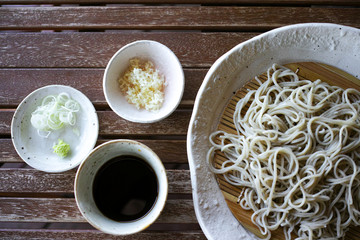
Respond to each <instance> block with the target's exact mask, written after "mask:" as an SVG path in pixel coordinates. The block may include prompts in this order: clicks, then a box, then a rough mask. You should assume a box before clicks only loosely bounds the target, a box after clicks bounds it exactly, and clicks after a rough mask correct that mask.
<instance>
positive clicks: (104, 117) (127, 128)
mask: <svg viewBox="0 0 360 240" xmlns="http://www.w3.org/2000/svg"><path fill="white" fill-rule="evenodd" d="M97 114H98V118H99V135H100V136H107V137H117V138H119V137H124V136H127V137H131V136H135V135H137V136H138V137H140V136H164V135H175V136H185V135H186V133H187V127H188V125H189V121H190V117H191V110H176V111H175V112H174V113H173V114H171V115H170V116H169V117H167V118H166V119H164V120H162V121H160V122H156V123H150V124H143V123H133V122H129V121H127V120H125V119H123V118H120V117H119V116H118V115H116V113H114V112H113V111H97ZM13 115H14V110H12V109H10V110H6V109H3V110H0V135H10V130H11V119H12V116H13Z"/></svg>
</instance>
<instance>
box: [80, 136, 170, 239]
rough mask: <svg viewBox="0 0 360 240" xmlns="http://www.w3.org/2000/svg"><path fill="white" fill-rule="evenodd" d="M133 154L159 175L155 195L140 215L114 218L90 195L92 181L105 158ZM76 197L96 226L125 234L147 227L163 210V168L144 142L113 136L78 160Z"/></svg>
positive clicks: (166, 183)
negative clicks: (117, 219)
mask: <svg viewBox="0 0 360 240" xmlns="http://www.w3.org/2000/svg"><path fill="white" fill-rule="evenodd" d="M121 155H132V156H136V157H139V158H141V159H143V160H144V161H146V162H147V163H148V164H149V165H150V166H151V167H152V169H153V170H154V172H155V174H156V176H157V179H158V197H157V200H156V202H155V204H154V206H153V207H152V209H151V210H150V211H149V212H148V213H147V214H146V215H145V216H144V217H142V218H140V219H138V220H133V221H129V222H117V221H114V220H111V219H110V218H108V217H106V216H104V215H103V214H102V213H101V212H100V210H99V209H98V208H97V206H96V203H95V201H94V199H93V195H92V188H93V181H94V178H95V175H96V173H97V171H98V170H99V169H100V168H101V166H103V165H104V164H105V163H106V162H107V161H108V160H110V159H112V158H114V157H117V156H121ZM74 192H75V199H76V203H77V205H78V208H79V210H80V212H81V213H82V215H83V216H84V217H85V219H86V220H87V221H88V222H89V223H90V224H91V225H92V226H94V227H95V228H97V229H99V230H100V231H103V232H105V233H109V234H113V235H128V234H133V233H136V232H140V231H142V230H144V229H145V228H147V227H149V226H150V225H151V224H152V223H153V222H154V221H155V220H156V219H157V218H158V217H159V215H160V213H161V212H162V210H163V208H164V206H165V202H166V199H167V193H168V181H167V177H166V171H165V168H164V166H163V164H162V162H161V160H160V159H159V157H158V156H157V155H156V154H155V153H154V152H153V151H152V150H151V149H150V148H149V147H147V146H146V145H144V144H142V143H139V142H136V141H133V140H113V141H109V142H106V143H104V144H102V145H100V146H98V147H96V148H95V149H94V150H93V151H92V152H91V153H90V154H89V156H88V157H87V159H86V160H85V161H84V162H82V163H81V165H80V166H79V169H78V171H77V173H76V177H75V184H74Z"/></svg>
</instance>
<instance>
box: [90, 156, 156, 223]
mask: <svg viewBox="0 0 360 240" xmlns="http://www.w3.org/2000/svg"><path fill="white" fill-rule="evenodd" d="M157 195H158V181H157V178H156V175H155V172H154V170H153V169H152V168H151V167H150V165H149V164H148V163H146V162H145V161H144V160H142V159H141V158H138V157H135V156H127V155H126V156H119V157H115V158H112V159H110V160H109V161H108V162H106V163H105V164H104V165H103V166H101V168H100V169H99V171H98V172H97V173H96V175H95V179H94V183H93V197H94V200H95V203H96V206H97V207H98V208H99V210H100V211H101V212H102V213H103V214H104V215H105V216H106V217H108V218H110V219H112V220H115V221H118V222H127V221H134V220H137V219H139V218H142V217H143V216H145V215H146V214H147V213H148V212H149V211H150V210H151V208H152V207H153V206H154V203H155V201H156V199H157Z"/></svg>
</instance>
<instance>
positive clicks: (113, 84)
mask: <svg viewBox="0 0 360 240" xmlns="http://www.w3.org/2000/svg"><path fill="white" fill-rule="evenodd" d="M133 58H138V59H140V60H145V61H151V62H152V63H153V64H154V67H155V68H156V69H157V70H158V71H159V72H160V74H162V75H163V76H164V77H165V88H164V102H163V104H162V106H161V108H160V109H159V110H157V111H148V110H145V109H137V108H136V106H135V105H134V104H131V103H129V102H128V101H127V99H126V97H125V95H124V94H123V93H121V91H120V87H119V81H118V80H119V78H120V77H121V76H122V75H123V74H124V72H125V71H126V70H127V69H128V67H129V65H130V63H129V60H130V59H133ZM184 85H185V80H184V72H183V69H182V67H181V63H180V61H179V59H178V58H177V57H176V55H175V54H174V53H173V52H172V51H171V50H170V49H169V48H168V47H167V46H165V45H163V44H161V43H159V42H156V41H150V40H141V41H136V42H132V43H130V44H127V45H125V46H124V47H122V48H121V49H120V50H118V51H117V52H116V53H115V54H114V55H113V57H112V58H111V59H110V61H109V63H108V64H107V66H106V69H105V72H104V77H103V91H104V95H105V98H106V101H107V102H108V104H109V106H110V108H111V109H112V110H113V111H114V112H115V113H116V114H117V115H119V116H120V117H122V118H124V119H126V120H129V121H132V122H139V123H152V122H157V121H160V120H162V119H164V118H166V117H168V116H169V115H170V114H171V113H172V112H173V111H174V110H175V109H176V108H177V106H178V105H179V103H180V101H181V99H182V95H183V92H184Z"/></svg>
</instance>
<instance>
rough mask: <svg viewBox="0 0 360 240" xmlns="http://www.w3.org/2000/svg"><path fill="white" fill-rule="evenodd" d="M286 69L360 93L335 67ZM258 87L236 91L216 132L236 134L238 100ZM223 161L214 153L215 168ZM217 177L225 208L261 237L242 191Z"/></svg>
mask: <svg viewBox="0 0 360 240" xmlns="http://www.w3.org/2000/svg"><path fill="white" fill-rule="evenodd" d="M285 66H286V67H288V68H290V69H291V70H293V71H294V72H296V71H298V72H297V74H298V76H299V78H300V79H309V80H312V81H315V80H317V79H321V80H322V81H324V82H327V83H328V84H330V85H336V86H340V87H342V88H345V89H346V88H355V89H358V90H360V80H359V79H357V78H355V77H354V76H352V75H350V74H348V73H346V72H344V71H342V70H340V69H338V68H336V67H334V66H329V65H325V64H320V63H314V62H302V63H292V64H286V65H285ZM258 77H259V79H260V80H261V81H262V82H264V81H266V79H267V73H263V74H260V75H259V76H258ZM258 87H259V83H258V82H257V81H256V80H255V79H252V80H250V81H249V82H248V83H246V84H245V85H244V86H243V87H242V88H240V89H239V90H237V91H236V93H235V95H234V96H233V97H232V98H231V100H230V101H229V103H228V104H227V106H226V107H225V109H224V111H223V114H222V116H221V119H220V121H219V124H218V129H219V130H223V131H226V132H228V133H232V134H237V132H236V129H235V126H234V122H233V114H234V111H235V105H236V103H237V102H238V101H239V99H241V98H243V97H244V96H245V95H246V93H247V92H248V89H251V90H256V89H257V88H258ZM225 160H226V157H225V156H224V155H223V154H222V153H220V152H218V153H217V154H215V157H214V163H215V164H216V165H217V166H220V165H221V164H222V163H223V162H224V161H225ZM216 177H217V181H218V184H219V187H220V189H221V191H222V193H223V195H224V198H225V200H226V202H227V205H228V207H229V209H230V210H231V212H232V213H233V215H234V216H235V217H236V219H238V220H239V222H241V224H242V225H243V226H244V227H246V228H247V229H248V230H250V231H251V232H253V233H254V234H255V235H256V236H258V237H260V238H264V236H263V235H262V234H261V232H260V230H259V228H258V227H257V226H256V225H255V224H254V223H253V222H252V221H251V216H252V214H253V212H252V211H249V210H244V209H242V208H241V207H240V205H239V204H238V200H239V196H240V193H241V190H242V188H241V187H237V186H233V185H231V184H229V183H228V182H226V180H225V179H224V177H223V176H222V175H216ZM359 234H360V229H359V227H355V226H354V227H352V228H351V229H350V231H349V233H347V238H346V239H351V240H360V235H359ZM294 237H295V236H294ZM271 239H272V240H284V239H285V236H284V234H283V230H282V229H281V228H279V229H277V230H276V231H273V232H272V234H271Z"/></svg>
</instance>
